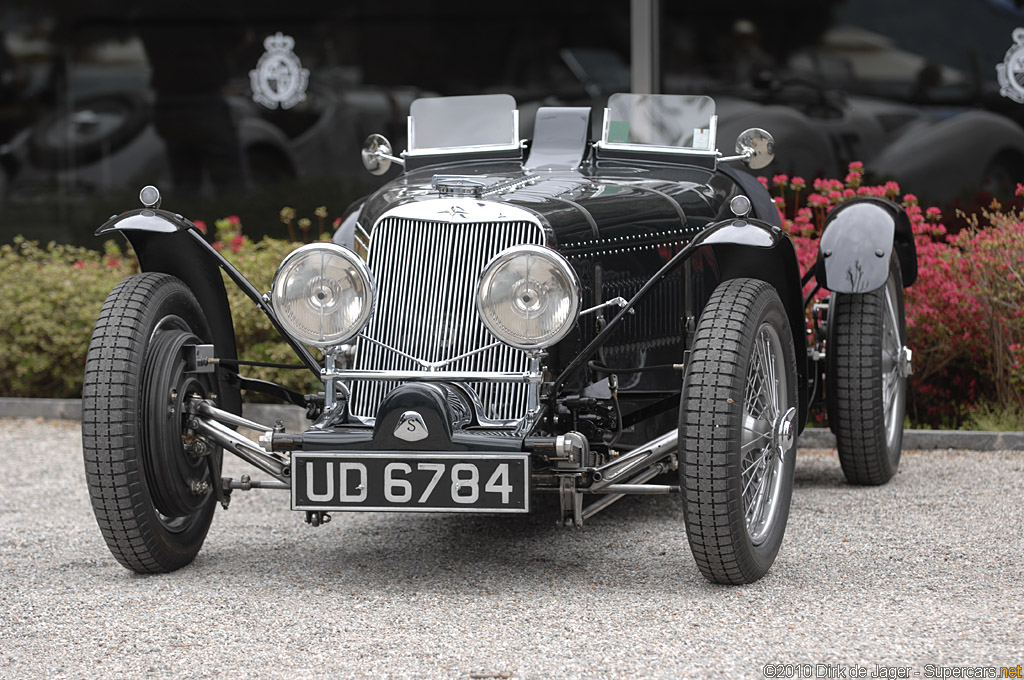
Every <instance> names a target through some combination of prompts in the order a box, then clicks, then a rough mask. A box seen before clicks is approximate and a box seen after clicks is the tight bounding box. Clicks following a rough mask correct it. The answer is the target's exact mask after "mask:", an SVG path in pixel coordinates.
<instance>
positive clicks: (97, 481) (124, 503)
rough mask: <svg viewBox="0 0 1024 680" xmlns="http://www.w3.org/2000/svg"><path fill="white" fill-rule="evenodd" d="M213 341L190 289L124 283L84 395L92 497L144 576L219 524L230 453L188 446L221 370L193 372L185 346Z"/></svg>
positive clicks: (115, 545)
mask: <svg viewBox="0 0 1024 680" xmlns="http://www.w3.org/2000/svg"><path fill="white" fill-rule="evenodd" d="M210 337H211V335H210V330H209V326H208V325H207V322H206V319H205V317H204V315H203V312H202V309H201V308H200V307H199V303H198V302H197V301H196V299H195V297H194V296H193V295H192V292H191V291H190V290H189V289H188V287H187V286H186V285H185V284H184V283H182V282H181V281H180V280H179V279H177V278H175V277H173V276H169V275H167V274H157V273H144V274H138V275H136V276H132V277H130V278H128V279H125V280H124V281H122V282H121V283H119V284H118V285H117V286H116V287H115V288H114V290H113V291H111V293H110V295H109V296H108V297H107V300H106V302H105V303H104V305H103V309H102V311H101V312H100V316H99V319H98V320H97V322H96V327H95V329H94V330H93V334H92V340H91V342H90V344H89V353H88V356H87V358H86V364H85V381H84V385H83V389H82V450H83V453H84V457H85V473H86V479H87V481H88V484H89V495H90V497H91V499H92V506H93V511H94V512H95V514H96V521H97V523H98V524H99V527H100V531H101V532H102V533H103V538H104V540H105V541H106V543H107V547H108V548H109V549H110V552H111V553H112V554H113V555H114V557H115V558H116V559H117V561H118V562H120V563H121V564H122V565H124V566H125V567H127V568H128V569H131V570H133V571H136V572H139V573H163V572H169V571H174V570H175V569H179V568H181V567H183V566H185V565H186V564H188V563H189V562H191V561H192V559H193V558H194V557H195V556H196V554H197V553H198V552H199V549H200V548H201V547H202V545H203V541H204V539H205V538H206V533H207V531H208V530H209V527H210V522H211V520H212V519H213V512H214V509H215V506H216V499H215V498H214V493H213V484H214V483H215V482H216V483H219V481H220V480H219V479H216V480H215V479H214V478H213V475H211V474H210V467H211V461H209V460H208V459H207V458H208V457H212V463H213V466H214V469H216V470H219V469H220V456H221V452H220V451H219V450H214V451H212V452H211V453H209V454H207V456H206V457H201V456H196V455H194V454H193V453H192V452H190V451H187V450H186V447H185V445H184V441H183V437H185V438H187V434H186V433H185V431H184V429H185V426H184V419H185V415H184V408H183V407H184V405H185V403H186V402H187V400H188V399H189V398H190V397H191V396H192V395H200V396H202V397H204V398H206V397H210V396H212V395H213V393H214V392H215V391H216V387H215V386H216V374H214V373H187V372H186V371H185V356H184V355H185V350H184V349H183V348H184V346H185V345H189V344H197V343H209V342H210ZM196 487H198V488H200V489H203V488H205V490H204V491H201V492H200V491H196V490H194V488H196Z"/></svg>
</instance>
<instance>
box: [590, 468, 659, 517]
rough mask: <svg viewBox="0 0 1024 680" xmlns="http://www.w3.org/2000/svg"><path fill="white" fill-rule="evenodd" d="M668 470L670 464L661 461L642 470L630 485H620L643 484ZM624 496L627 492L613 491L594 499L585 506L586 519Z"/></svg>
mask: <svg viewBox="0 0 1024 680" xmlns="http://www.w3.org/2000/svg"><path fill="white" fill-rule="evenodd" d="M667 470H668V466H667V465H665V464H664V463H659V464H658V465H655V466H654V467H652V468H651V469H649V470H645V471H643V472H641V473H640V474H638V475H637V476H636V477H634V478H633V479H631V480H629V484H628V485H627V484H620V485H618V486H636V485H642V484H643V483H644V482H646V481H647V480H649V479H654V478H655V477H657V476H658V475H660V474H661V473H663V472H666V471H667ZM659 486H660V485H659ZM676 488H679V487H676ZM624 497H625V494H621V493H613V494H611V495H608V496H604V497H602V498H601V500H599V501H594V502H593V503H591V504H590V505H588V506H587V507H585V508H583V519H584V520H586V519H588V518H590V517H593V516H594V515H596V514H597V513H599V512H601V511H602V510H604V509H605V508H607V507H608V506H609V505H611V504H612V503H614V502H615V501H617V500H619V499H620V498H624Z"/></svg>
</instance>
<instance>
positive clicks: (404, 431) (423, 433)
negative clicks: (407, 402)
mask: <svg viewBox="0 0 1024 680" xmlns="http://www.w3.org/2000/svg"><path fill="white" fill-rule="evenodd" d="M429 434H430V432H429V431H428V430H427V424H426V423H425V422H423V416H421V415H420V414H419V413H417V412H416V411H406V412H405V413H403V414H402V417H401V418H399V419H398V425H397V426H396V427H395V436H396V437H398V438H399V439H404V440H405V441H407V442H418V441H420V440H421V439H426V438H427V435H429Z"/></svg>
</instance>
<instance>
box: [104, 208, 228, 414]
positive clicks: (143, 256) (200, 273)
mask: <svg viewBox="0 0 1024 680" xmlns="http://www.w3.org/2000/svg"><path fill="white" fill-rule="evenodd" d="M113 232H120V233H122V234H123V235H124V237H125V238H127V239H128V242H129V243H131V246H132V248H133V249H134V250H135V256H136V257H137V258H138V260H139V268H140V269H141V270H142V271H144V272H163V273H165V274H170V275H172V276H176V277H177V278H179V279H181V280H182V281H183V282H184V283H185V285H186V286H188V287H189V289H190V290H191V291H192V294H193V295H195V296H196V300H197V301H198V302H199V305H200V307H202V309H203V313H204V314H205V315H206V320H207V321H208V322H209V324H210V331H211V332H212V333H213V341H214V345H215V347H216V348H217V356H219V357H223V358H225V359H236V358H238V357H237V349H236V346H235V328H234V324H233V323H232V321H231V308H230V306H229V304H228V296H227V291H226V290H225V289H224V280H223V279H222V278H221V275H220V271H219V267H220V263H219V262H218V261H217V258H220V257H221V256H220V253H218V252H217V251H215V250H213V248H211V247H209V246H208V245H207V244H206V241H205V240H204V239H203V237H202V235H201V234H200V232H199V230H198V229H196V227H195V225H194V224H192V223H191V222H190V221H188V220H187V219H185V218H184V217H182V216H181V215H175V214H173V213H169V212H167V211H165V210H154V209H151V208H143V209H140V210H130V211H128V212H126V213H123V214H121V215H115V216H114V217H111V218H110V219H109V220H107V222H106V223H105V224H104V225H103V226H102V227H100V228H99V229H97V230H96V235H97V236H107V235H110V234H111V233H113ZM203 246H206V247H205V248H204V247H203ZM211 253H212V255H213V256H216V257H213V256H211ZM218 375H219V376H221V377H220V379H219V382H220V385H219V387H220V404H221V407H222V408H224V409H226V410H228V411H231V412H233V413H239V414H240V413H241V412H242V411H241V409H242V398H241V393H240V391H239V388H238V381H237V380H230V379H225V378H226V374H225V373H224V372H219V373H218Z"/></svg>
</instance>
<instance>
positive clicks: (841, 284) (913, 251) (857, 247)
mask: <svg viewBox="0 0 1024 680" xmlns="http://www.w3.org/2000/svg"><path fill="white" fill-rule="evenodd" d="M894 250H895V253H896V257H897V258H898V260H899V263H900V269H901V271H902V273H903V284H904V286H909V285H911V284H912V283H914V281H915V280H916V279H917V248H916V246H915V245H914V233H913V230H912V229H911V227H910V219H909V218H908V217H907V214H906V212H905V211H904V210H903V208H901V207H900V206H898V205H896V204H895V203H893V202H892V201H888V200H886V199H883V198H874V197H870V196H863V197H860V198H855V199H853V200H850V201H848V202H846V203H843V204H842V205H840V206H838V207H837V208H835V209H834V210H833V211H832V212H831V213H829V215H828V218H826V220H825V228H824V230H823V231H822V234H821V241H820V243H819V246H818V259H817V262H816V263H815V265H814V275H815V278H816V279H817V281H818V284H819V285H820V286H821V287H822V288H825V289H826V290H830V291H833V292H836V293H868V292H871V291H873V290H878V289H879V288H881V287H882V286H884V285H885V281H886V279H887V278H888V276H889V259H890V258H891V257H892V254H893V251H894Z"/></svg>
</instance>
